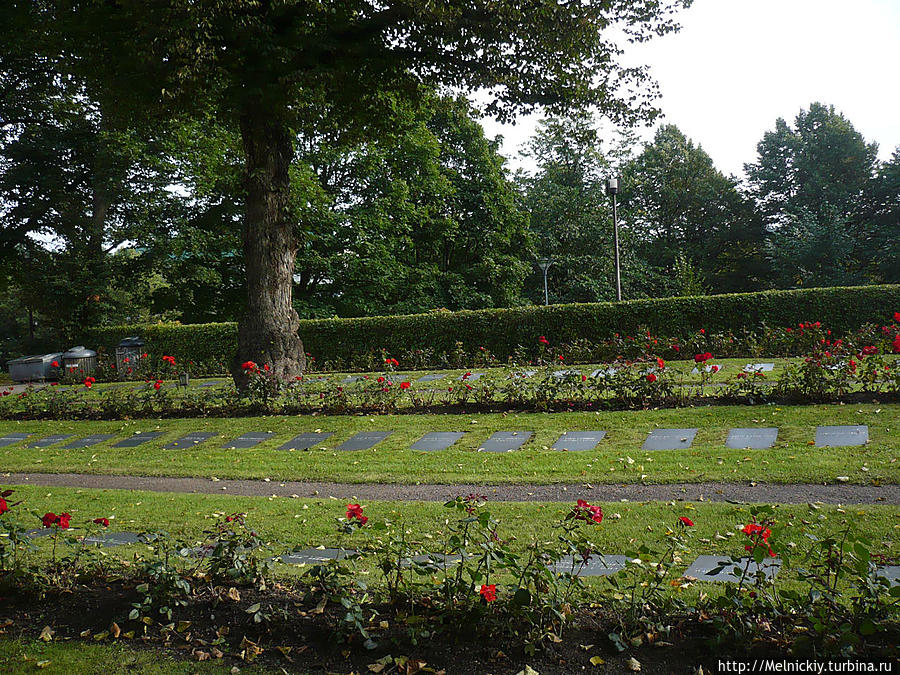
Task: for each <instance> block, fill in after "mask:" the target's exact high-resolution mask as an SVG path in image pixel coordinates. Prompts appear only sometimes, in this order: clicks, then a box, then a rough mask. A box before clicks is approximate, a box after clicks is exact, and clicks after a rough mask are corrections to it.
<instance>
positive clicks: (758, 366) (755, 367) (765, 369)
mask: <svg viewBox="0 0 900 675" xmlns="http://www.w3.org/2000/svg"><path fill="white" fill-rule="evenodd" d="M773 370H775V364H774V363H748V364H747V365H746V366H744V372H745V373H756V372H760V373H771V372H772V371H773Z"/></svg>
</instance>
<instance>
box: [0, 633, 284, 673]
mask: <svg viewBox="0 0 900 675" xmlns="http://www.w3.org/2000/svg"><path fill="white" fill-rule="evenodd" d="M232 665H233V661H230V660H229V661H228V662H225V661H217V660H211V661H204V662H202V663H198V662H196V661H190V660H175V659H173V658H171V657H165V656H162V655H161V654H160V653H159V652H158V651H157V650H135V649H129V648H128V647H127V646H126V645H124V644H110V645H92V644H87V643H84V642H49V643H48V642H42V641H40V640H16V639H9V638H0V671H2V672H3V673H6V674H7V675H25V674H26V673H27V674H29V675H30V674H32V673H42V674H43V675H76V674H83V673H103V674H104V675H126V674H128V675H131V674H140V675H180V674H184V675H190V674H193V673H203V674H204V675H205V674H207V673H230V672H231V668H232ZM240 672H241V673H243V674H244V675H253V674H254V673H259V674H261V673H264V672H269V671H263V670H262V669H260V668H258V667H255V666H244V664H241V669H240Z"/></svg>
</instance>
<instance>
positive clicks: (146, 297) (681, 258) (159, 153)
mask: <svg viewBox="0 0 900 675" xmlns="http://www.w3.org/2000/svg"><path fill="white" fill-rule="evenodd" d="M14 56H15V54H11V53H9V52H7V53H6V54H5V55H4V58H5V59H6V62H5V63H3V62H0V88H2V89H3V90H4V92H7V94H6V95H4V97H2V99H0V244H2V245H0V256H2V258H3V259H2V260H0V262H2V270H3V271H2V273H0V289H2V295H0V354H2V355H10V354H13V353H17V352H21V351H29V350H32V349H37V348H38V347H41V346H44V345H46V346H50V345H52V344H56V345H59V341H60V340H61V339H63V338H68V337H69V336H73V335H76V334H77V333H78V331H79V329H80V328H81V327H83V326H85V325H102V324H114V323H120V322H126V321H127V322H133V321H143V320H147V321H153V320H158V319H171V320H176V319H177V320H180V321H182V322H185V323H188V322H207V321H231V320H235V319H236V318H238V316H239V315H240V314H241V312H242V311H243V306H244V297H245V289H244V269H243V260H242V248H241V217H242V208H243V207H242V204H243V201H244V194H243V190H245V182H244V181H243V180H242V175H243V171H244V166H243V164H242V159H241V153H240V143H241V139H240V136H239V133H238V131H237V130H236V129H234V128H231V127H229V126H228V125H227V124H224V123H222V122H221V121H220V120H219V119H218V118H217V116H215V115H213V114H209V115H205V116H204V115H197V114H193V115H192V116H191V117H190V118H189V119H167V120H165V121H160V122H159V123H156V124H149V123H147V122H143V123H141V124H139V125H138V124H135V125H134V126H130V127H123V126H122V125H121V121H120V120H121V116H120V115H115V116H113V115H109V114H108V111H109V109H110V107H111V106H115V105H116V104H115V102H114V101H108V100H104V98H103V96H102V94H101V93H99V92H96V91H92V90H91V87H90V86H89V85H88V84H86V83H84V82H79V81H77V80H74V79H69V78H61V77H59V75H58V69H56V68H54V64H52V63H46V62H43V63H42V62H39V61H37V62H36V61H34V60H30V59H29V60H25V61H24V62H27V64H28V68H27V70H23V68H22V67H21V63H22V62H23V60H21V59H20V60H16V59H14ZM113 119H115V120H119V121H118V122H116V123H113V122H112V121H111V120H113ZM397 119H398V120H399V122H398V124H396V125H395V127H394V128H393V129H392V130H391V131H390V133H387V134H381V135H379V136H377V137H373V138H365V137H360V136H358V135H356V136H347V135H346V134H343V133H342V132H341V129H339V128H333V129H331V128H330V127H329V122H328V120H324V119H323V120H319V121H318V122H317V123H315V124H310V125H308V126H309V128H310V129H315V130H316V131H315V133H313V132H307V133H303V134H299V135H298V136H297V137H296V138H295V139H294V148H295V153H296V157H295V161H294V163H293V164H292V166H291V174H290V180H291V186H292V192H291V194H292V201H291V203H290V205H289V210H290V211H289V212H290V214H291V218H292V221H293V223H294V227H295V228H296V229H297V233H298V234H299V235H302V236H300V237H298V239H299V241H301V242H303V244H302V246H301V247H300V250H299V252H298V256H297V261H296V267H295V273H294V305H295V308H296V310H297V312H298V313H299V314H300V316H301V317H323V316H335V315H337V316H362V315H378V314H395V313H411V312H422V311H429V310H433V309H440V308H446V309H450V310H457V309H474V308H485V307H507V306H514V305H521V304H530V303H536V302H543V285H542V276H541V272H540V271H539V270H538V269H537V267H536V265H535V260H536V259H537V258H538V257H552V258H553V261H554V262H553V265H552V267H551V268H550V272H549V277H550V284H549V287H550V301H551V302H552V303H560V302H594V301H604V300H612V299H614V298H615V287H614V270H613V256H612V208H611V201H610V198H609V197H608V196H607V195H606V193H605V181H606V179H607V178H608V177H610V176H612V175H616V176H618V177H619V184H620V193H619V195H618V199H619V223H620V228H621V251H622V266H623V287H624V295H625V297H627V298H645V297H660V296H674V295H696V294H707V293H726V292H739V291H751V290H762V289H771V288H795V287H811V286H834V285H856V284H868V283H900V149H898V150H897V151H895V152H894V154H893V156H892V158H891V159H890V160H888V161H886V162H882V161H879V160H878V158H877V146H876V145H875V144H874V143H868V142H866V140H865V139H864V138H863V137H862V135H861V134H860V133H859V132H858V131H857V130H856V129H854V127H853V125H852V124H851V123H850V122H849V121H848V120H847V119H846V118H845V117H844V116H843V115H841V114H840V113H839V112H837V111H835V109H834V108H833V107H831V106H827V105H823V104H821V103H813V104H811V105H810V107H809V109H807V110H802V111H801V112H800V113H799V114H798V115H797V117H796V119H795V120H794V121H793V124H789V123H788V122H786V121H785V120H783V119H779V120H777V121H776V123H775V128H774V129H773V130H770V131H767V132H765V134H764V135H763V137H762V139H761V140H760V142H759V144H758V146H757V150H758V156H757V159H756V161H755V162H753V163H751V164H747V165H745V172H746V178H745V179H743V180H741V179H738V178H736V177H734V176H725V175H723V174H722V173H721V172H720V171H719V170H717V169H716V167H715V166H714V164H713V161H712V159H711V158H710V157H709V155H707V154H706V152H704V150H703V149H702V147H700V146H699V145H697V144H695V143H694V142H693V141H692V140H691V139H689V138H687V137H686V136H685V135H684V134H683V133H682V132H681V131H680V130H679V129H678V128H677V127H675V126H673V125H664V126H661V127H659V128H658V130H657V132H656V135H655V137H654V138H653V140H652V141H651V142H649V143H646V144H643V145H641V146H639V145H638V144H637V143H636V142H635V141H634V138H633V136H630V135H629V134H628V133H624V132H623V133H620V134H618V135H616V136H615V137H614V138H612V139H610V138H606V137H603V134H601V133H600V131H598V126H597V124H596V123H595V120H594V119H593V117H592V116H590V115H589V114H573V115H572V116H570V117H550V118H547V119H545V120H544V121H543V122H542V123H541V124H540V125H539V128H538V130H537V133H536V134H535V136H534V137H533V138H532V139H531V140H530V142H529V143H528V145H527V147H526V148H525V151H524V152H525V154H527V155H528V156H529V157H530V159H531V164H532V165H533V166H534V167H535V168H534V169H533V170H532V171H529V172H525V171H520V172H518V173H516V174H513V173H511V172H510V170H509V169H508V167H507V164H506V159H505V158H504V157H503V156H502V155H501V154H500V152H499V141H498V140H491V139H489V138H487V137H486V136H485V134H484V130H483V128H482V126H481V124H480V123H479V122H478V116H477V113H476V110H475V109H474V108H473V107H472V105H471V104H470V103H469V102H468V101H467V100H465V99H463V98H453V97H448V96H440V95H438V94H430V95H427V96H424V97H423V99H422V102H421V105H418V106H416V107H414V108H413V107H410V108H409V109H408V110H402V111H400V112H399V113H397Z"/></svg>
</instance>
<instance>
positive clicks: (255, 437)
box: [222, 431, 275, 450]
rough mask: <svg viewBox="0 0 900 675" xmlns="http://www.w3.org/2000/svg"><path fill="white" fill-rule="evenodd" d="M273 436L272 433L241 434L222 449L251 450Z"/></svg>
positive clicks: (250, 432) (251, 432)
mask: <svg viewBox="0 0 900 675" xmlns="http://www.w3.org/2000/svg"><path fill="white" fill-rule="evenodd" d="M274 435H275V433H274V432H272V431H249V432H247V433H246V434H241V435H240V436H238V437H237V438H235V439H234V440H233V441H228V442H227V443H225V445H223V446H222V447H223V448H237V449H241V450H245V449H247V448H252V447H253V446H255V445H259V444H260V443H262V442H263V441H265V440H268V439H269V438H271V437H272V436H274Z"/></svg>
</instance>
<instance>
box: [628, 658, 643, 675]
mask: <svg viewBox="0 0 900 675" xmlns="http://www.w3.org/2000/svg"><path fill="white" fill-rule="evenodd" d="M640 669H641V662H640V661H638V660H637V659H636V658H634V657H633V656H632V657H631V658H630V659H628V670H630V671H632V672H635V673H636V672H638V671H639V670H640Z"/></svg>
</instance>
